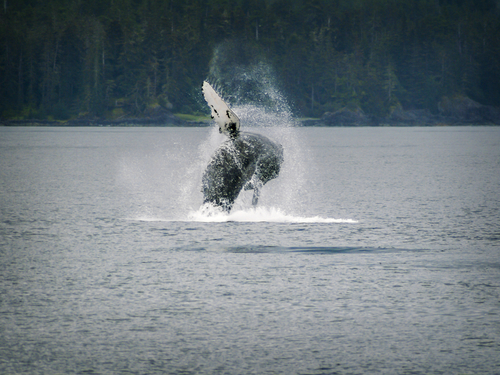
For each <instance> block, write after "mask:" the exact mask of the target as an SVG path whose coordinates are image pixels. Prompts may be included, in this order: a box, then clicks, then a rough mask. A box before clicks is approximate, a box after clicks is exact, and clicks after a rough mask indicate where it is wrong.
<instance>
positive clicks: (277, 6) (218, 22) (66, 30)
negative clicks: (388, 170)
mask: <svg viewBox="0 0 500 375" xmlns="http://www.w3.org/2000/svg"><path fill="white" fill-rule="evenodd" d="M2 5H3V6H2ZM0 7H1V8H0V118H1V119H32V118H33V119H48V120H69V119H77V118H107V119H113V118H118V117H123V116H135V117H142V116H147V114H148V111H150V110H151V109H152V108H158V107H160V108H164V109H166V110H168V111H171V112H172V113H182V114H188V115H206V114H208V112H209V111H208V108H205V104H204V103H203V102H202V100H203V99H202V96H201V93H200V88H201V84H202V82H203V80H205V79H209V80H211V82H215V83H217V80H218V79H219V78H220V77H218V76H217V72H219V73H220V72H221V71H223V70H224V69H226V74H230V70H231V69H234V68H235V67H239V68H240V69H245V67H246V68H249V69H250V67H252V66H253V67H255V66H258V64H265V66H267V67H269V69H270V71H271V72H272V79H273V80H274V81H275V82H276V86H277V87H278V88H279V90H280V92H281V93H283V95H284V96H285V97H286V98H287V101H288V102H289V103H290V107H291V108H292V110H293V113H294V115H295V116H298V117H321V116H322V115H323V114H324V113H325V112H332V111H336V110H339V109H340V108H344V107H352V108H361V109H362V110H363V111H364V112H365V113H367V114H369V115H370V116H373V117H383V116H387V115H388V114H389V113H391V111H393V110H394V109H395V108H403V109H407V110H420V109H425V110H428V111H430V112H431V113H437V111H438V103H439V102H440V101H441V100H442V98H443V97H455V96H464V97H468V98H471V99H472V100H474V101H476V102H478V103H481V104H483V105H488V106H493V107H498V106H500V22H499V17H500V2H499V1H498V0H163V1H160V0H156V1H155V0H15V1H13V0H3V4H0ZM221 46H223V49H224V50H225V54H226V57H227V58H226V59H225V60H224V63H223V64H222V63H221V64H220V65H219V66H217V69H215V70H214V67H213V64H214V58H215V57H214V55H215V54H216V52H217V51H220V50H221V48H222V47H221ZM269 74H271V73H269ZM222 86H223V85H222Z"/></svg>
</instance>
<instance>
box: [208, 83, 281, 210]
mask: <svg viewBox="0 0 500 375" xmlns="http://www.w3.org/2000/svg"><path fill="white" fill-rule="evenodd" d="M202 91H203V95H204V97H205V100H206V101H207V104H208V105H209V107H210V109H211V111H212V119H214V120H215V121H216V123H217V124H218V125H219V132H220V133H223V134H225V135H226V136H228V138H229V139H228V140H227V141H225V142H224V143H222V145H220V146H219V148H218V149H217V150H216V151H215V153H214V155H212V157H211V159H210V161H209V163H208V166H207V168H206V170H205V172H204V174H203V177H202V192H203V203H204V204H205V203H209V204H212V205H214V206H216V207H220V208H221V209H222V210H224V211H226V212H229V211H231V208H232V207H233V204H234V201H235V200H236V198H237V197H238V195H239V194H240V191H241V190H242V189H244V190H251V189H253V197H252V205H254V206H255V205H257V203H258V199H259V194H260V189H261V188H262V186H264V185H265V184H266V183H267V182H268V181H270V180H272V179H273V178H276V177H278V175H279V172H280V168H281V163H282V162H283V147H282V146H281V145H280V144H279V143H276V142H273V141H271V140H270V139H269V138H267V137H265V136H263V135H260V134H254V133H248V132H240V119H239V118H238V116H236V114H235V113H234V112H233V111H232V110H231V109H230V108H229V106H228V105H227V104H226V103H225V102H224V101H223V100H222V99H221V98H220V97H219V95H218V94H217V93H216V92H215V90H214V89H213V88H212V86H210V84H209V83H208V82H206V81H205V82H203V87H202Z"/></svg>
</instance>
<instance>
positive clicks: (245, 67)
mask: <svg viewBox="0 0 500 375" xmlns="http://www.w3.org/2000/svg"><path fill="white" fill-rule="evenodd" d="M275 77H276V74H275V73H274V70H273V68H272V66H271V65H270V64H268V63H266V61H265V58H263V56H262V54H260V53H259V51H257V50H255V49H253V47H249V46H245V44H244V43H235V42H224V43H222V44H220V45H219V46H218V47H217V48H215V50H214V55H213V58H212V61H211V64H210V74H209V77H208V81H209V82H210V83H211V84H212V85H214V86H215V89H216V91H217V92H218V93H219V94H221V96H222V97H223V99H224V100H225V101H226V102H227V103H228V104H229V105H230V106H231V108H232V110H233V111H234V112H235V113H236V114H237V116H238V117H239V119H240V121H241V130H242V131H249V132H253V133H260V134H262V135H264V136H266V137H269V138H270V139H271V140H273V141H276V142H278V143H280V144H281V145H282V146H283V148H284V162H283V164H282V166H281V172H280V175H279V177H278V178H276V179H274V180H271V181H269V183H267V184H266V185H265V187H264V188H263V189H262V192H261V196H260V199H259V206H262V207H270V206H271V205H272V206H273V207H276V208H277V209H279V210H282V212H287V213H289V214H290V215H295V216H297V215H298V216H300V213H301V212H303V208H304V205H305V203H304V202H303V201H302V199H301V192H302V191H303V189H304V186H305V182H306V179H305V174H306V173H305V172H306V168H307V166H306V163H307V161H308V160H310V159H311V158H310V157H309V155H308V154H309V151H308V148H307V145H304V144H302V143H301V142H300V139H299V138H298V135H297V132H296V128H297V123H298V122H297V121H296V119H295V118H294V116H293V113H292V110H291V108H290V105H289V104H288V101H287V99H286V97H285V95H283V93H282V91H281V90H280V89H279V85H278V83H277V80H276V78H275ZM225 139H226V138H225V137H223V136H220V135H219V134H217V127H216V126H215V125H214V126H213V128H212V130H211V131H210V134H209V135H208V138H207V139H206V141H204V142H203V143H202V144H201V145H200V146H199V157H198V160H197V161H196V162H194V163H193V166H192V168H190V171H189V172H188V173H189V176H190V179H192V181H196V183H197V184H196V188H197V189H198V190H199V186H200V184H201V176H202V174H203V171H204V169H205V168H206V165H207V164H208V162H209V160H210V157H211V155H212V154H213V153H214V151H215V150H216V148H217V147H218V146H219V145H220V144H221V143H222V142H223V141H224V140H225ZM195 171H196V172H195ZM195 175H196V177H195ZM187 185H189V186H185V187H184V192H183V195H184V196H185V197H187V196H190V197H193V196H194V194H192V193H190V191H192V190H193V188H194V185H192V183H189V184H187ZM197 194H198V196H199V193H198V192H197ZM252 195H253V192H252V191H246V192H245V191H242V192H241V193H240V195H239V197H238V199H237V200H236V202H235V205H234V209H233V210H235V211H238V210H240V211H241V210H246V209H247V208H248V207H250V206H251V198H252ZM200 197H201V196H200ZM198 202H200V203H201V198H199V200H198ZM189 207H190V209H191V211H196V210H193V209H192V208H193V205H192V204H190V205H189ZM198 207H199V206H198ZM224 220H225V219H224Z"/></svg>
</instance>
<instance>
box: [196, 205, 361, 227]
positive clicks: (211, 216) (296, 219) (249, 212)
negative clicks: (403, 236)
mask: <svg viewBox="0 0 500 375" xmlns="http://www.w3.org/2000/svg"><path fill="white" fill-rule="evenodd" d="M188 220H189V221H198V222H213V223H225V222H234V221H235V222H254V223H256V222H274V223H357V221H356V220H352V219H333V218H323V217H321V216H313V217H303V216H295V215H289V214H286V213H285V212H283V211H281V210H280V209H279V208H274V207H269V208H268V207H257V208H250V209H245V210H233V211H232V212H231V213H229V214H228V213H225V212H223V211H221V210H219V209H217V208H215V207H211V206H208V205H205V206H202V207H201V208H200V209H199V210H198V211H195V212H190V213H189V215H188Z"/></svg>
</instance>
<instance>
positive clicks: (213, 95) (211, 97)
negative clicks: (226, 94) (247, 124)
mask: <svg viewBox="0 0 500 375" xmlns="http://www.w3.org/2000/svg"><path fill="white" fill-rule="evenodd" d="M202 91H203V96H204V97H205V100H206V101H207V104H208V106H209V107H210V109H211V110H212V118H213V119H214V120H215V121H216V122H217V124H218V125H219V131H220V132H221V133H224V134H226V135H232V134H235V133H237V132H238V131H239V130H240V119H239V118H238V116H236V114H235V113H234V112H233V111H232V110H231V108H229V106H228V105H227V104H226V103H225V102H224V101H223V100H222V99H221V97H220V96H219V95H218V94H217V92H215V90H214V89H213V88H212V86H210V83H208V82H207V81H204V82H203V87H202Z"/></svg>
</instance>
